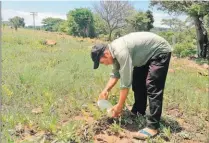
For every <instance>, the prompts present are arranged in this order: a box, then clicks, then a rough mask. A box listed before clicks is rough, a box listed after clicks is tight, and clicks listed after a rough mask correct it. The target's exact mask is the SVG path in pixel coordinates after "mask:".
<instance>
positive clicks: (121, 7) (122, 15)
mask: <svg viewBox="0 0 209 143" xmlns="http://www.w3.org/2000/svg"><path fill="white" fill-rule="evenodd" d="M94 9H95V11H96V13H97V14H99V15H100V17H101V18H102V19H103V20H104V21H105V22H106V27H107V28H108V33H109V36H108V40H111V37H112V32H113V31H114V30H116V29H119V28H122V27H124V25H125V24H126V21H125V19H126V18H127V17H128V16H129V14H130V12H131V11H132V10H133V6H132V5H131V4H130V3H129V2H128V1H100V2H99V3H98V4H95V5H94Z"/></svg>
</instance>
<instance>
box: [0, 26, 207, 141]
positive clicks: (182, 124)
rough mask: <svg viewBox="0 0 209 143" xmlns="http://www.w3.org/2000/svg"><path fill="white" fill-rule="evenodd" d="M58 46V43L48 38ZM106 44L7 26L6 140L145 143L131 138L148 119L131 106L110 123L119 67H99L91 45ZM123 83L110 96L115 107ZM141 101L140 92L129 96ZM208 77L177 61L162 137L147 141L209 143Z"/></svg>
mask: <svg viewBox="0 0 209 143" xmlns="http://www.w3.org/2000/svg"><path fill="white" fill-rule="evenodd" d="M46 39H51V40H55V41H57V44H56V45H55V46H47V45H44V44H43V42H42V41H43V40H46ZM95 42H98V40H92V39H81V38H76V37H72V36H67V35H63V34H59V33H50V32H43V31H32V30H25V29H18V31H17V32H15V31H13V30H12V29H9V28H7V27H5V28H4V29H3V36H2V112H1V114H2V115H1V116H2V142H3V143H7V142H8V143H13V142H15V143H19V142H24V143H34V142H35V143H36V142H40V143H51V142H53V143H65V142H82V143H87V142H108V143H112V142H120V143H122V142H124V143H128V142H142V141H137V140H133V139H132V138H131V134H132V133H133V132H136V131H137V130H138V129H140V128H141V127H143V125H144V122H145V119H144V117H141V116H139V117H136V118H131V117H130V116H128V113H129V112H128V109H127V108H126V107H125V108H124V110H125V111H124V115H123V116H122V117H121V118H119V119H115V120H113V119H109V118H107V117H106V114H105V113H104V112H102V111H100V110H99V109H98V107H97V105H96V101H97V97H98V94H99V93H100V91H101V90H102V89H103V87H104V86H105V84H106V82H107V80H108V78H109V73H110V69H111V67H106V66H100V68H99V69H98V70H93V68H92V67H93V63H92V61H91V58H90V48H91V46H92V45H93V44H94V43H95ZM118 87H119V85H117V86H116V87H115V88H114V89H113V90H112V92H111V93H110V101H111V102H112V103H113V104H114V103H116V101H117V99H118V94H119V89H118ZM126 103H127V107H128V106H131V105H132V104H133V93H132V92H130V93H129V96H128V99H127V102H126ZM208 121H209V117H208V72H207V69H205V68H204V67H203V66H202V65H198V64H197V63H196V62H194V61H191V60H188V59H186V58H185V59H178V58H175V57H172V60H171V64H170V69H169V73H168V77H167V81H166V88H165V94H164V106H163V116H162V121H161V128H160V129H161V133H160V135H158V136H157V137H156V138H155V139H148V140H147V141H145V142H157V143H158V142H159V143H161V142H172V143H173V142H176V143H180V142H181V143H199V142H207V141H208V139H209V138H208V129H209V122H208Z"/></svg>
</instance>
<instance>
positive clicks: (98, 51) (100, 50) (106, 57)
mask: <svg viewBox="0 0 209 143" xmlns="http://www.w3.org/2000/svg"><path fill="white" fill-rule="evenodd" d="M91 58H92V60H93V62H94V69H97V68H98V67H99V63H101V64H104V65H110V64H113V57H112V55H111V53H110V51H109V49H108V48H107V45H105V44H96V45H94V46H93V47H92V50H91Z"/></svg>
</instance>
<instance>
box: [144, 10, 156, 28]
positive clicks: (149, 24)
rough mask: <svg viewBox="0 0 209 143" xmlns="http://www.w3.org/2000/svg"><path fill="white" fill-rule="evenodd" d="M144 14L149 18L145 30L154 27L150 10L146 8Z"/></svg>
mask: <svg viewBox="0 0 209 143" xmlns="http://www.w3.org/2000/svg"><path fill="white" fill-rule="evenodd" d="M146 14H147V18H148V19H149V22H148V23H147V30H148V31H150V29H152V28H154V26H153V23H154V18H153V15H152V11H150V10H147V11H146Z"/></svg>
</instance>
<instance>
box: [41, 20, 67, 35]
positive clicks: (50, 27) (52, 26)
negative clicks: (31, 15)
mask: <svg viewBox="0 0 209 143" xmlns="http://www.w3.org/2000/svg"><path fill="white" fill-rule="evenodd" d="M64 21H65V20H63V19H60V18H52V17H48V18H45V19H43V20H42V24H43V25H44V26H43V27H44V29H45V30H46V31H51V32H56V31H58V29H59V26H60V24H61V23H62V22H64Z"/></svg>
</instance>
